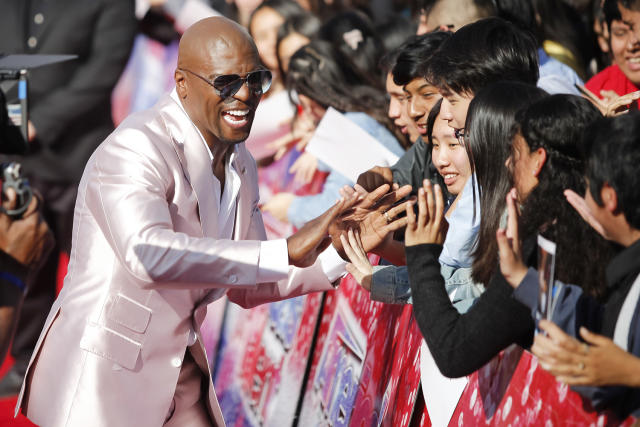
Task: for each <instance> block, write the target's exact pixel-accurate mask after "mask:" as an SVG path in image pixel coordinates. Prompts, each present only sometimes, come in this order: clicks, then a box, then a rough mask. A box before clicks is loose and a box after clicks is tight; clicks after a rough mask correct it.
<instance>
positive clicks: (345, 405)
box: [203, 154, 635, 427]
mask: <svg viewBox="0 0 640 427" xmlns="http://www.w3.org/2000/svg"><path fill="white" fill-rule="evenodd" d="M292 156H295V154H292ZM292 161H293V159H291V158H289V159H287V158H284V159H283V160H281V161H280V162H279V163H278V162H276V163H275V164H273V165H271V166H269V167H267V168H263V169H262V170H261V172H260V180H261V182H260V186H261V191H262V190H266V191H268V192H278V191H290V190H291V187H289V188H288V189H281V188H280V187H282V186H285V187H286V186H290V185H292V184H291V181H290V177H287V173H286V171H287V169H288V166H287V165H290V164H291V162H292ZM321 180H322V177H317V179H316V181H315V182H314V184H312V185H311V186H309V187H308V188H306V189H303V190H300V189H297V190H296V191H295V192H297V193H298V194H302V193H304V192H305V191H309V192H310V193H313V192H316V191H318V190H319V188H320V186H321V182H322V181H321ZM318 183H320V185H318ZM265 225H266V227H267V230H268V232H269V234H270V237H274V238H275V237H279V236H282V235H286V234H287V233H289V232H291V229H289V228H288V227H287V226H285V225H284V224H282V223H280V222H278V221H277V220H275V219H273V218H272V217H270V216H269V215H265ZM370 259H371V261H372V262H373V263H377V262H378V259H377V257H375V256H371V257H370ZM223 301H224V300H223ZM216 304H218V305H217V306H216V307H215V308H213V307H212V308H210V310H209V312H215V313H217V314H216V315H215V316H217V317H216V319H214V320H213V321H212V322H213V324H212V325H209V324H207V323H208V322H209V317H207V319H206V320H205V325H203V330H204V331H206V332H207V333H208V335H207V336H205V337H204V338H205V347H206V348H207V352H208V353H209V354H210V355H211V356H212V359H211V360H212V371H213V375H214V383H215V388H216V393H217V395H218V398H219V400H220V405H221V408H222V411H223V413H224V416H225V420H226V422H227V425H229V426H287V425H291V426H315V425H318V426H320V425H322V426H325V425H330V426H358V427H364V426H376V425H383V426H393V427H404V426H408V425H412V426H430V425H432V424H431V418H430V417H429V414H428V411H427V409H426V405H425V404H424V399H423V397H422V394H421V392H420V382H421V378H420V346H421V343H422V335H421V334H420V331H419V329H418V327H417V324H416V322H415V320H414V318H413V308H412V306H411V305H404V306H403V305H391V304H382V303H379V302H375V301H371V300H370V298H369V294H368V292H367V291H365V290H363V289H362V288H361V287H360V286H359V285H358V284H357V283H356V282H355V281H354V280H353V278H351V277H350V276H346V277H345V278H344V279H342V281H341V283H340V286H339V287H338V289H336V290H335V291H329V292H325V293H324V294H311V295H307V296H303V297H298V298H294V299H291V300H286V301H281V302H277V303H272V304H268V305H264V306H260V307H257V308H254V309H252V310H244V309H241V308H239V307H236V306H235V305H233V304H227V305H226V306H225V307H223V308H220V304H224V303H220V302H218V303H216ZM221 312H224V315H223V316H222V315H220V314H219V313H221ZM216 324H217V325H218V326H215V325H216ZM211 330H217V331H220V335H219V338H218V337H214V335H215V334H212V333H209V332H210V331H211ZM203 335H204V333H203ZM423 380H427V381H428V378H426V379H423ZM453 398H454V399H458V396H454V397H453ZM453 403H454V404H455V402H453ZM634 421H635V420H634V419H633V418H629V419H627V420H625V421H624V422H620V421H618V420H616V419H615V418H614V417H613V416H611V415H610V414H607V413H598V412H596V411H594V410H593V409H592V408H591V407H590V405H589V403H588V402H586V401H584V400H583V399H582V398H581V397H580V395H578V394H577V393H575V392H574V391H572V390H571V389H570V388H569V387H567V386H566V385H564V384H562V383H559V382H557V381H556V380H555V379H554V377H553V376H551V375H550V374H549V373H547V372H546V371H544V370H543V369H542V368H540V367H539V366H538V363H537V359H536V358H535V357H534V356H532V355H531V354H530V353H528V352H526V351H524V350H523V349H522V348H520V347H518V346H516V345H513V346H511V347H509V348H508V349H507V350H505V351H504V352H502V353H501V354H500V355H499V356H497V357H496V358H494V359H493V360H492V361H491V362H490V363H488V364H487V365H486V366H484V367H483V368H481V369H480V370H478V371H476V372H474V373H473V374H472V375H470V376H469V377H468V384H467V385H466V387H465V388H464V391H463V392H462V395H461V396H459V401H458V402H457V405H456V406H455V411H454V412H453V415H452V416H451V417H450V419H449V424H448V425H450V426H463V425H479V426H483V425H485V426H507V425H512V426H521V425H529V426H543V425H544V426H558V425H567V424H575V425H589V426H594V427H595V426H603V425H618V424H620V425H623V426H630V425H632V424H633V423H634Z"/></svg>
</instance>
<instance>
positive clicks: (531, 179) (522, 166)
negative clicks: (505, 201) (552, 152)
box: [506, 133, 542, 203]
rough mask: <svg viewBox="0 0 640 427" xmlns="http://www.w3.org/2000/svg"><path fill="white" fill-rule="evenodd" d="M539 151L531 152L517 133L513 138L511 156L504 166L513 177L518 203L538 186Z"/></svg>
mask: <svg viewBox="0 0 640 427" xmlns="http://www.w3.org/2000/svg"><path fill="white" fill-rule="evenodd" d="M540 150H542V149H539V150H536V151H534V152H532V151H531V150H530V149H529V145H528V144H527V142H526V141H525V139H524V138H523V137H522V135H520V133H517V134H516V136H515V137H514V138H513V145H512V147H511V155H510V156H509V158H508V159H507V162H506V166H507V168H509V171H510V172H511V176H513V184H514V186H515V187H516V191H517V192H518V201H519V202H520V203H523V202H524V201H525V199H526V198H527V196H529V194H530V193H531V191H532V190H533V189H534V188H535V187H536V185H538V173H539V172H540V168H541V166H540V163H539V162H540V155H541V154H540Z"/></svg>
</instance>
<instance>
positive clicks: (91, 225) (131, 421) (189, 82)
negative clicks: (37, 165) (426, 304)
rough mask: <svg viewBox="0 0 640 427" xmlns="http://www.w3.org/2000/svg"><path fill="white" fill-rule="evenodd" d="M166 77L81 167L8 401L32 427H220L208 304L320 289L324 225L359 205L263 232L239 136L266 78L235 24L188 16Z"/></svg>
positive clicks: (325, 277)
mask: <svg viewBox="0 0 640 427" xmlns="http://www.w3.org/2000/svg"><path fill="white" fill-rule="evenodd" d="M175 82H176V88H175V90H174V91H173V92H172V93H171V94H170V95H167V96H165V97H164V98H163V99H161V100H160V101H159V102H158V104H156V105H155V106H154V107H153V108H152V109H150V110H148V111H144V112H141V113H138V114H135V115H133V116H131V117H129V118H128V119H126V120H125V121H124V122H123V123H122V125H120V127H119V128H118V129H116V131H115V132H114V133H113V134H112V135H111V136H109V137H108V138H107V139H106V140H105V142H104V143H103V144H102V145H101V146H100V147H99V148H98V149H97V150H96V152H95V153H94V154H93V156H92V157H91V159H90V160H89V163H88V164H87V167H86V169H85V172H84V175H83V178H82V181H81V183H80V188H79V194H78V201H77V204H76V209H75V217H74V227H73V229H74V234H73V247H72V252H71V262H70V265H69V272H68V275H67V277H66V279H65V286H64V288H63V290H62V292H61V294H60V296H59V298H58V299H57V301H56V302H55V304H54V306H53V308H52V310H51V312H50V314H49V317H48V319H47V322H46V325H45V328H44V329H43V331H42V334H41V336H40V339H39V341H38V346H37V348H36V351H35V352H34V356H33V358H32V361H31V364H30V368H29V371H28V372H27V376H26V381H25V384H24V385H23V391H22V394H21V396H20V399H19V401H18V407H20V406H21V405H22V407H23V409H24V410H25V413H26V415H27V416H28V417H29V418H30V419H31V420H33V421H34V422H35V423H37V424H39V425H41V426H43V427H47V426H61V425H64V426H124V425H135V426H137V427H143V426H159V425H171V426H183V425H189V426H210V425H224V420H223V418H222V412H221V410H220V407H219V405H218V401H217V398H216V395H215V392H214V390H213V384H212V381H211V375H210V372H209V367H208V362H207V358H206V355H205V351H204V347H203V345H202V341H201V339H200V333H199V329H200V324H201V323H202V321H203V319H204V317H205V314H206V311H207V308H206V307H207V304H208V303H210V302H211V301H214V300H216V299H218V298H221V297H222V296H224V295H227V296H228V297H229V299H230V300H231V301H233V302H236V303H238V304H240V305H242V306H244V307H251V306H255V305H257V304H260V303H263V302H268V301H276V300H280V299H284V298H289V297H293V296H297V295H301V294H305V293H308V292H312V291H323V290H329V289H332V288H333V286H332V283H333V282H334V281H335V280H336V279H338V278H339V277H340V276H341V275H342V273H343V271H344V263H343V261H342V260H341V259H340V258H339V257H338V255H337V254H336V253H335V251H333V250H332V248H329V249H328V250H326V251H324V252H323V249H324V248H326V247H327V245H328V244H329V239H328V237H327V232H326V229H327V226H328V224H329V222H330V221H331V220H332V219H333V218H334V217H335V216H336V215H337V214H339V213H340V212H341V210H343V209H345V208H348V207H349V206H350V204H353V203H354V202H355V201H356V199H355V198H350V199H343V200H340V201H338V202H337V203H336V205H335V206H334V207H333V208H331V209H330V210H329V211H327V212H326V213H325V214H323V215H322V216H320V217H318V218H317V219H315V220H313V221H311V223H309V224H307V225H305V226H304V227H303V228H302V229H301V230H300V231H299V232H298V233H296V234H294V235H292V236H291V237H289V238H288V239H286V240H285V239H281V240H275V241H265V231H264V226H263V223H262V217H261V214H260V211H259V209H258V200H259V195H258V186H257V170H256V164H255V161H254V160H253V158H251V156H250V154H249V152H248V151H247V149H246V148H245V146H244V144H241V143H242V142H243V141H244V140H245V139H246V138H247V136H249V131H250V129H251V124H252V121H253V117H254V114H255V110H256V107H257V105H258V102H259V101H260V97H261V96H262V94H263V93H264V92H265V91H266V90H268V88H269V84H270V82H271V74H270V72H269V71H267V70H266V69H265V68H264V67H263V65H262V64H261V62H260V59H259V56H258V51H257V49H256V46H255V44H254V43H253V40H251V38H250V36H249V35H248V34H247V32H246V31H245V30H244V29H242V28H241V27H240V26H239V25H237V24H235V23H233V22H232V21H229V20H227V19H225V18H221V17H215V18H208V19H205V20H202V21H200V22H198V23H196V24H195V25H194V26H192V27H191V28H190V29H188V30H187V31H186V32H185V33H184V35H183V37H182V40H181V42H180V48H179V55H178V67H177V69H176V71H175ZM321 252H322V253H321ZM320 253H321V254H320ZM318 254H320V255H319V256H318ZM294 266H297V267H307V268H297V267H294Z"/></svg>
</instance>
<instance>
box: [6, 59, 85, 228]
mask: <svg viewBox="0 0 640 427" xmlns="http://www.w3.org/2000/svg"><path fill="white" fill-rule="evenodd" d="M75 58H77V56H76V55H3V54H1V53H0V84H2V86H0V154H9V155H12V154H18V155H20V154H25V153H26V152H27V149H28V147H29V146H28V144H29V143H28V133H27V132H28V123H29V116H28V111H29V109H28V103H27V100H28V70H29V69H32V68H36V67H42V66H44V65H48V64H54V63H56V62H61V61H68V60H71V59H75ZM3 89H6V90H11V91H12V92H13V94H12V95H11V96H10V97H6V96H5V91H4V90H3ZM7 98H10V99H11V100H12V102H10V103H8V102H7ZM0 180H1V183H2V201H5V200H6V199H7V191H8V190H9V189H10V188H11V189H13V190H14V191H15V192H16V197H17V199H16V206H15V207H14V208H13V209H4V208H3V207H0V212H3V213H5V214H7V215H9V216H10V217H11V218H13V219H18V218H21V217H22V215H23V214H24V213H25V212H26V210H27V207H28V206H29V203H30V202H31V199H32V198H33V191H32V190H31V187H30V186H29V182H28V181H27V179H26V178H24V177H22V175H21V167H20V164H19V163H17V162H15V161H6V162H4V163H0Z"/></svg>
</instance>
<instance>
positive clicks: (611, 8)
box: [602, 0, 622, 31]
mask: <svg viewBox="0 0 640 427" xmlns="http://www.w3.org/2000/svg"><path fill="white" fill-rule="evenodd" d="M602 12H603V13H604V20H605V22H606V23H607V26H608V27H609V31H611V23H612V22H613V21H621V20H622V16H621V15H620V9H618V0H604V3H603V4H602Z"/></svg>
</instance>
